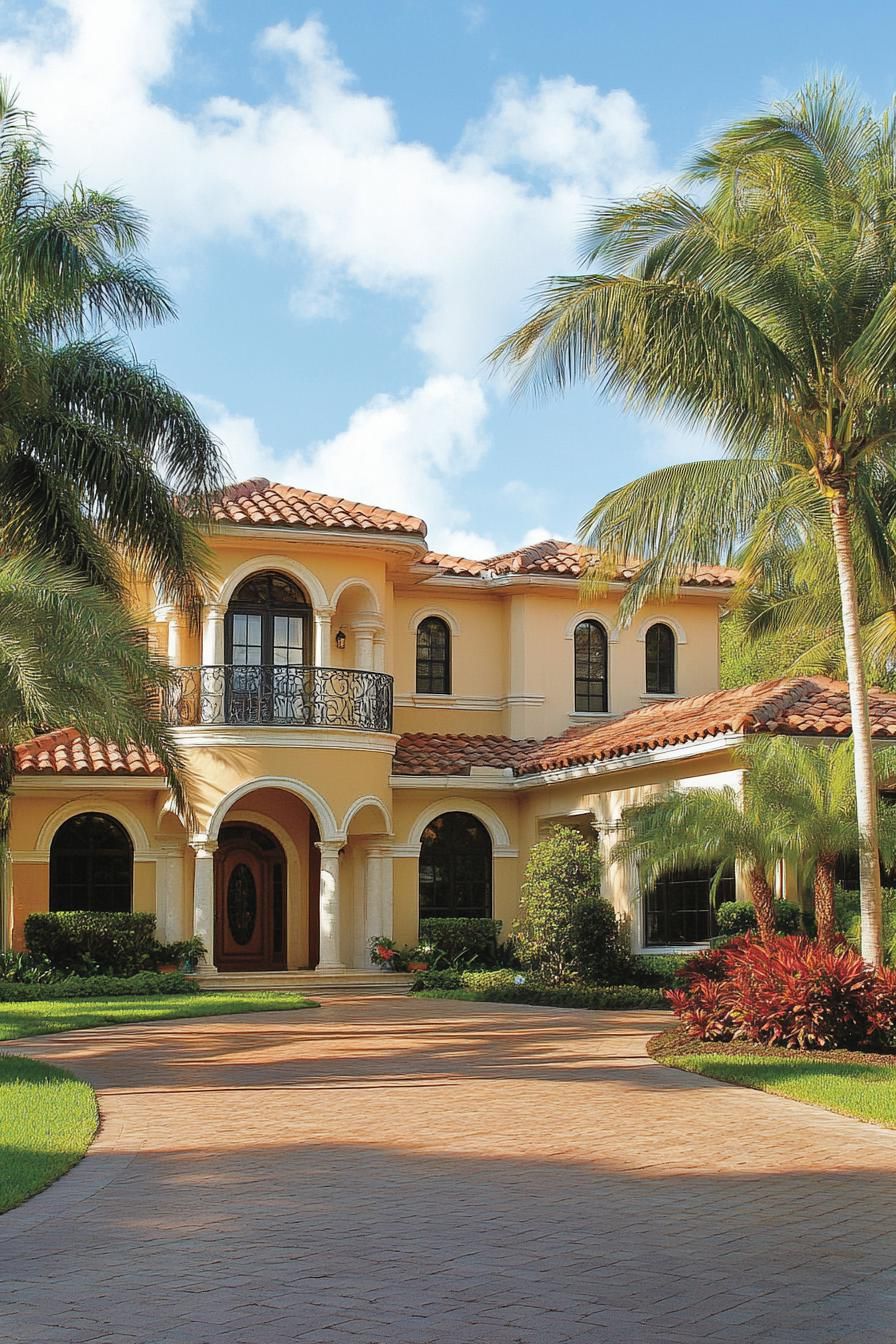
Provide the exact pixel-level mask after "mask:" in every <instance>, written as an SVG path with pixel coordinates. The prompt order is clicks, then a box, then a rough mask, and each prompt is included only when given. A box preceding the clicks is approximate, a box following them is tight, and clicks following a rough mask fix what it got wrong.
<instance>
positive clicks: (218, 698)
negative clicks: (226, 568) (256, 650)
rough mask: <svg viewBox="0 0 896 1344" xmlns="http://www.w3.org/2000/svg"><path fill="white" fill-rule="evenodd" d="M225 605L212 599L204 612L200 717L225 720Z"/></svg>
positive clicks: (210, 721)
mask: <svg viewBox="0 0 896 1344" xmlns="http://www.w3.org/2000/svg"><path fill="white" fill-rule="evenodd" d="M223 663H224V608H223V607H219V606H218V605H217V604H216V603H214V602H210V603H209V604H208V605H207V606H206V607H205V609H204V611H203V615H202V667H201V668H200V670H199V674H198V676H199V685H198V686H197V688H196V689H197V691H198V693H199V715H198V717H199V719H200V721H201V722H202V723H223V722H224V677H225V673H224V671H223Z"/></svg>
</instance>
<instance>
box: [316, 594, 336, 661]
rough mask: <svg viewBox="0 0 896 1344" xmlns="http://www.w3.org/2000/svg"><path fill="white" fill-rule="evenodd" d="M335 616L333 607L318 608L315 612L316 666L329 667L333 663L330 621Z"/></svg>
mask: <svg viewBox="0 0 896 1344" xmlns="http://www.w3.org/2000/svg"><path fill="white" fill-rule="evenodd" d="M332 616H333V608H332V607H318V608H317V609H316V610H315V612H314V666H315V667H329V666H330V661H331V656H332V655H331V653H330V621H331V619H332Z"/></svg>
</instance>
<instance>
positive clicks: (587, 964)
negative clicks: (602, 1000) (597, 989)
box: [572, 896, 632, 985]
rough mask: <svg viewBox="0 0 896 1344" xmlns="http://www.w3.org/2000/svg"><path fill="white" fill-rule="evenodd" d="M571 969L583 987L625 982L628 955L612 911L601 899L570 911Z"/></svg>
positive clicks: (630, 971) (593, 900) (598, 898)
mask: <svg viewBox="0 0 896 1344" xmlns="http://www.w3.org/2000/svg"><path fill="white" fill-rule="evenodd" d="M572 953H573V969H574V971H575V974H576V975H577V976H578V978H579V979H580V980H582V981H584V983H585V984H586V985H612V984H621V983H623V982H624V981H628V980H630V978H631V974H632V966H631V962H632V956H631V952H630V951H629V949H628V947H627V946H626V940H625V938H624V937H623V934H622V930H621V928H620V927H619V920H618V918H617V917H616V911H615V910H614V909H613V907H612V905H611V904H610V902H609V901H605V900H604V899H603V898H602V897H601V896H593V897H591V898H590V899H589V900H584V901H580V902H579V903H578V905H576V906H575V907H574V908H573V912H572Z"/></svg>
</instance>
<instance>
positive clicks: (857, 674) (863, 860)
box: [831, 488, 883, 966]
mask: <svg viewBox="0 0 896 1344" xmlns="http://www.w3.org/2000/svg"><path fill="white" fill-rule="evenodd" d="M831 527H832V530H833V533H834V552H835V554H836V557H837V577H838V579H839V581H840V608H841V614H842V618H843V648H844V652H845V654H846V679H847V682H848V683H849V709H850V715H851V717H852V741H853V752H854V755H855V771H856V812H857V819H858V823H859V887H860V904H861V912H862V956H863V957H864V959H865V960H866V961H867V962H868V964H869V965H870V966H880V965H881V963H882V961H883V954H882V946H881V945H882V929H881V891H880V858H879V854H878V842H877V783H876V780H875V775H874V748H873V746H872V742H871V719H870V716H869V713H868V687H867V684H866V682H865V664H864V661H863V659H862V642H861V639H860V636H859V599H858V593H857V591H856V568H855V557H854V554H853V546H852V531H851V529H850V524H849V497H848V494H847V491H846V488H842V489H840V490H839V491H838V492H837V493H836V494H834V495H833V496H832V497H831Z"/></svg>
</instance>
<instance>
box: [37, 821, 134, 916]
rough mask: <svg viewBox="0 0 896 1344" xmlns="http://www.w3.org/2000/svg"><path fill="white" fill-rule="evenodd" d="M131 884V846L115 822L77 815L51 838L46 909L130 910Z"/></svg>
mask: <svg viewBox="0 0 896 1344" xmlns="http://www.w3.org/2000/svg"><path fill="white" fill-rule="evenodd" d="M133 879H134V847H133V845H132V844H131V838H130V836H129V835H128V833H127V831H126V830H125V829H124V827H123V826H122V825H121V823H120V822H118V821H116V820H115V818H114V817H108V816H106V814H105V813H104V812H80V813H79V814H78V816H76V817H70V818H69V820H68V821H64V822H63V823H62V825H61V826H60V827H59V830H58V831H57V832H56V834H55V835H54V836H53V843H52V844H51V846H50V909H51V910H53V911H59V910H99V911H102V912H104V913H109V912H111V911H116V910H130V908H131V893H132V890H133V885H134V881H133Z"/></svg>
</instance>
